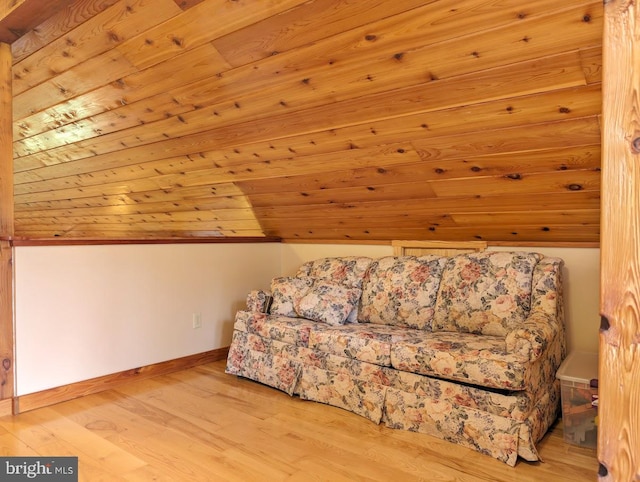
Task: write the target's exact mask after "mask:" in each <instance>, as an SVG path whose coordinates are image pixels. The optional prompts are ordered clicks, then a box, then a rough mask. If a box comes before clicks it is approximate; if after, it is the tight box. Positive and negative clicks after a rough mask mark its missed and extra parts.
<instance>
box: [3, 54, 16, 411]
mask: <svg viewBox="0 0 640 482" xmlns="http://www.w3.org/2000/svg"><path fill="white" fill-rule="evenodd" d="M11 64H12V54H11V46H10V45H9V44H6V43H0V415H6V414H10V413H12V404H13V395H14V388H13V385H14V336H13V250H12V246H11V238H12V237H13V229H14V223H13V110H12V103H13V96H12V89H11V83H12V73H11V72H12V69H11Z"/></svg>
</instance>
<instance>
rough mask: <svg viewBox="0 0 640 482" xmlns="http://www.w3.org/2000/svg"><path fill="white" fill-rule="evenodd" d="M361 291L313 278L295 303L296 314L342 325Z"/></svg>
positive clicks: (330, 323) (356, 302)
mask: <svg viewBox="0 0 640 482" xmlns="http://www.w3.org/2000/svg"><path fill="white" fill-rule="evenodd" d="M361 293H362V291H361V290H360V289H359V288H348V287H346V286H343V285H341V284H337V283H332V282H331V281H325V280H315V281H314V283H313V286H311V288H310V289H309V290H308V291H307V292H306V293H305V294H304V296H302V297H300V298H299V299H298V300H297V301H296V303H295V310H296V313H297V314H298V316H301V317H303V318H307V319H309V320H314V321H319V322H322V323H327V324H329V325H342V324H344V323H345V321H346V320H347V317H348V316H349V313H351V312H352V311H353V309H354V307H355V306H356V305H357V304H358V300H359V299H360V294H361Z"/></svg>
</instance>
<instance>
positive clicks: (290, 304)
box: [270, 277, 313, 317]
mask: <svg viewBox="0 0 640 482" xmlns="http://www.w3.org/2000/svg"><path fill="white" fill-rule="evenodd" d="M312 284H313V280H312V279H311V278H287V277H282V278H273V280H271V296H272V297H273V301H272V302H271V310H270V313H271V314H273V315H283V316H292V317H297V316H298V314H297V313H296V309H295V304H296V302H297V301H298V299H299V298H301V297H302V296H304V295H305V294H306V293H307V291H309V288H310V287H311V285H312Z"/></svg>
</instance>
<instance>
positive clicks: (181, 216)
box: [0, 0, 603, 244]
mask: <svg viewBox="0 0 640 482" xmlns="http://www.w3.org/2000/svg"><path fill="white" fill-rule="evenodd" d="M4 3H9V2H4ZM12 4H17V5H16V6H15V8H13V10H12V9H11V8H6V7H5V11H4V12H3V11H2V9H1V8H0V13H2V14H3V15H4V19H3V20H2V21H0V39H1V40H2V41H4V42H8V43H11V50H12V53H13V59H14V60H13V98H14V102H13V118H14V124H13V125H14V129H13V152H14V191H15V235H16V236H17V237H22V238H29V239H32V238H52V237H62V238H110V239H132V238H167V237H187V238H189V237H212V236H213V237H252V236H258V237H264V236H267V237H277V238H282V239H284V240H286V241H295V240H307V241H315V242H321V241H344V240H352V241H361V242H381V241H382V242H384V241H385V240H391V239H413V240H429V239H434V240H474V239H482V240H486V241H489V242H502V243H527V242H534V243H544V242H549V243H556V244H558V243H563V242H597V241H598V239H599V216H600V209H599V204H600V124H599V117H600V113H601V97H602V96H601V65H602V52H601V50H602V14H603V7H602V2H601V1H597V2H596V1H586V0H565V1H563V2H558V1H557V0H532V1H528V2H522V1H521V0H461V1H457V2H451V1H447V0H438V1H433V0H432V1H425V0H421V1H419V0H393V1H389V0H387V1H384V0H367V1H366V2H365V1H358V0H235V1H232V0H73V1H58V0H52V1H41V0H22V1H19V0H17V1H14V2H12Z"/></svg>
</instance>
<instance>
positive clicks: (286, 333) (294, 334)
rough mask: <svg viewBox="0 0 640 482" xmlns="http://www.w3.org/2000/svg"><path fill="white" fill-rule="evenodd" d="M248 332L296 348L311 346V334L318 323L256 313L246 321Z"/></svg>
mask: <svg viewBox="0 0 640 482" xmlns="http://www.w3.org/2000/svg"><path fill="white" fill-rule="evenodd" d="M244 323H245V326H246V331H247V332H248V333H254V334H256V335H260V336H262V337H263V338H269V339H271V340H278V341H282V342H285V343H290V344H292V345H295V346H304V347H306V346H309V333H310V332H311V330H312V328H314V327H315V326H316V325H318V323H317V322H315V321H311V320H306V319H304V318H292V317H289V316H281V315H265V314H264V313H255V314H254V316H252V317H250V318H249V319H245V320H244Z"/></svg>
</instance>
